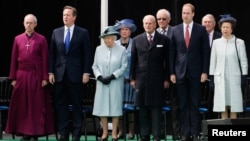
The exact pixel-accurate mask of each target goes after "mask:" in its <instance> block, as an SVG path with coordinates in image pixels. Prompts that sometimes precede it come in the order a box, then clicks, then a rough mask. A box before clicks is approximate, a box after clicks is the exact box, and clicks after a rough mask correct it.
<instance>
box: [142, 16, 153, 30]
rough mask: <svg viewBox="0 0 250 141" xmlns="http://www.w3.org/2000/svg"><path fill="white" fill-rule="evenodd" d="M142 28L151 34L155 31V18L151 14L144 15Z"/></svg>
mask: <svg viewBox="0 0 250 141" xmlns="http://www.w3.org/2000/svg"><path fill="white" fill-rule="evenodd" d="M142 22H143V28H144V30H145V32H147V33H149V34H151V33H153V32H154V31H155V28H156V20H155V17H154V16H153V15H146V16H144V18H143V20H142Z"/></svg>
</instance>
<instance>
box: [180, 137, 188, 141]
mask: <svg viewBox="0 0 250 141" xmlns="http://www.w3.org/2000/svg"><path fill="white" fill-rule="evenodd" d="M181 141H189V138H188V137H185V136H182V137H181Z"/></svg>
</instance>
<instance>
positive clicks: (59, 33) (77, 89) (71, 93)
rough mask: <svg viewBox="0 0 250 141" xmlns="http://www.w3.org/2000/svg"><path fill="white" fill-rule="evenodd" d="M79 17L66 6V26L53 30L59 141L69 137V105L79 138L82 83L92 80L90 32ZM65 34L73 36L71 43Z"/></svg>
mask: <svg viewBox="0 0 250 141" xmlns="http://www.w3.org/2000/svg"><path fill="white" fill-rule="evenodd" d="M76 17H77V10H76V9H75V8H74V7H72V6H65V7H64V8H63V22H64V26H62V27H59V28H56V29H55V30H54V31H53V33H52V37H51V43H50V49H49V81H50V83H51V84H53V85H54V93H53V100H54V104H55V112H56V121H57V126H58V127H57V129H58V132H59V133H60V137H59V139H58V140H59V141H68V140H69V133H70V132H71V131H69V129H68V128H69V127H68V124H69V119H68V118H69V108H68V105H69V104H71V105H72V106H73V108H74V110H73V111H72V118H73V119H72V122H73V123H72V126H73V128H72V129H73V131H72V136H73V139H72V140H73V141H80V136H81V128H82V121H83V119H82V117H83V116H82V96H83V84H85V83H87V82H88V81H89V75H90V73H91V66H92V55H91V50H90V43H89V35H88V31H87V30H86V29H84V28H81V27H79V26H77V25H75V20H76ZM68 32H69V33H70V34H67V33H68ZM66 35H70V36H69V38H68V39H69V40H70V41H69V45H68V46H66V43H67V36H66Z"/></svg>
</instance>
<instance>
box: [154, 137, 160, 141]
mask: <svg viewBox="0 0 250 141" xmlns="http://www.w3.org/2000/svg"><path fill="white" fill-rule="evenodd" d="M153 141H161V138H160V137H153Z"/></svg>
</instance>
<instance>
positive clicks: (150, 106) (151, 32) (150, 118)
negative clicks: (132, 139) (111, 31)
mask: <svg viewBox="0 0 250 141" xmlns="http://www.w3.org/2000/svg"><path fill="white" fill-rule="evenodd" d="M143 27H144V30H145V32H144V33H142V34H139V35H137V36H136V37H134V40H133V44H132V52H131V66H130V67H131V68H130V79H131V83H130V84H131V85H132V86H133V87H134V88H135V90H136V98H135V106H138V107H139V125H140V135H141V137H140V140H141V141H149V140H150V131H152V134H153V136H154V140H155V141H159V140H160V137H159V136H160V131H161V119H162V118H161V107H162V106H163V105H164V102H165V96H164V88H168V87H169V68H168V66H169V38H168V37H166V36H164V35H162V34H160V33H158V32H157V31H156V30H155V29H156V18H155V17H154V16H153V15H146V16H145V17H144V18H143ZM150 127H152V129H151V128H150Z"/></svg>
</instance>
